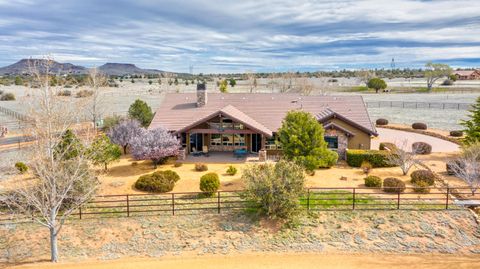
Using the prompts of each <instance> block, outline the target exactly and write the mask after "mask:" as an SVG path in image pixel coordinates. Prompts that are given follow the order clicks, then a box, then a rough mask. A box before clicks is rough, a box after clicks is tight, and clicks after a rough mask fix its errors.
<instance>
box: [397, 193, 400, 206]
mask: <svg viewBox="0 0 480 269" xmlns="http://www.w3.org/2000/svg"><path fill="white" fill-rule="evenodd" d="M397 209H400V192H398V193H397Z"/></svg>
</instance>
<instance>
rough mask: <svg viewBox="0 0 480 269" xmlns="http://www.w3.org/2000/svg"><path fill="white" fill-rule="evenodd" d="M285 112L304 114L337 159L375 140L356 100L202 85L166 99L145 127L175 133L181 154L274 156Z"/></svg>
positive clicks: (360, 101)
mask: <svg viewBox="0 0 480 269" xmlns="http://www.w3.org/2000/svg"><path fill="white" fill-rule="evenodd" d="M291 110H302V111H307V112H310V113H311V114H312V115H313V116H314V117H315V118H316V119H317V120H318V121H319V122H320V123H321V124H323V127H324V128H325V140H326V141H327V143H328V147H329V148H330V149H332V150H335V151H337V152H338V153H339V155H340V156H341V157H343V156H344V155H345V151H346V150H347V149H370V140H371V138H372V136H377V131H376V129H375V126H374V124H372V122H371V120H370V117H369V115H368V112H367V109H366V107H365V103H364V101H363V98H362V97H361V96H357V95H355V96H354V95H351V96H324V95H312V96H304V95H301V94H289V93H284V94H271V93H208V92H207V89H206V87H205V85H204V84H199V85H198V86H197V92H196V93H172V94H166V96H165V98H164V100H163V102H162V104H161V105H160V108H159V109H158V110H157V111H156V113H155V116H154V118H153V120H152V123H151V124H150V127H149V128H151V129H153V128H158V127H160V126H162V127H164V128H167V129H168V130H169V131H171V132H172V133H174V134H176V135H177V136H178V137H179V139H181V142H182V146H183V149H184V152H185V153H184V154H189V153H192V152H194V153H195V152H202V151H208V152H215V151H232V152H233V151H234V150H238V149H245V150H247V151H248V152H250V153H259V152H260V153H262V154H260V156H263V155H264V154H265V153H266V154H267V155H268V154H273V155H278V154H280V153H281V146H280V145H278V143H276V142H275V141H276V132H277V130H278V129H279V128H280V127H281V125H282V121H283V119H284V117H285V116H286V114H287V112H288V111H291ZM182 154H183V153H182Z"/></svg>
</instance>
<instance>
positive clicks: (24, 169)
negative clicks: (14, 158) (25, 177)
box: [15, 162, 28, 174]
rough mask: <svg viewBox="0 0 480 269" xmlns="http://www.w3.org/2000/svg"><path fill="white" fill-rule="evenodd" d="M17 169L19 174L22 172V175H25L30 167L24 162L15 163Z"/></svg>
mask: <svg viewBox="0 0 480 269" xmlns="http://www.w3.org/2000/svg"><path fill="white" fill-rule="evenodd" d="M15 168H17V170H18V172H20V174H25V173H26V172H27V171H28V166H27V165H26V164H25V163H23V162H17V163H15Z"/></svg>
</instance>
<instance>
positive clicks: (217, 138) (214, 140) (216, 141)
mask: <svg viewBox="0 0 480 269" xmlns="http://www.w3.org/2000/svg"><path fill="white" fill-rule="evenodd" d="M210 145H212V146H220V145H222V135H221V134H212V136H211V138H210Z"/></svg>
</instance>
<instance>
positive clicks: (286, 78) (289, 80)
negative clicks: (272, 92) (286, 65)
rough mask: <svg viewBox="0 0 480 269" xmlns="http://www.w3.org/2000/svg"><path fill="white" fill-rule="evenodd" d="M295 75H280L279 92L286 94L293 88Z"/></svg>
mask: <svg viewBox="0 0 480 269" xmlns="http://www.w3.org/2000/svg"><path fill="white" fill-rule="evenodd" d="M295 77H296V75H295V73H293V72H286V73H283V74H282V78H281V86H280V92H282V93H284V92H288V91H290V90H291V89H292V88H293V81H294V79H295Z"/></svg>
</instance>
